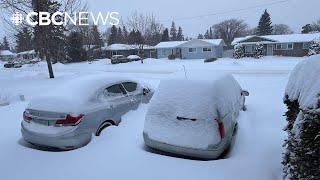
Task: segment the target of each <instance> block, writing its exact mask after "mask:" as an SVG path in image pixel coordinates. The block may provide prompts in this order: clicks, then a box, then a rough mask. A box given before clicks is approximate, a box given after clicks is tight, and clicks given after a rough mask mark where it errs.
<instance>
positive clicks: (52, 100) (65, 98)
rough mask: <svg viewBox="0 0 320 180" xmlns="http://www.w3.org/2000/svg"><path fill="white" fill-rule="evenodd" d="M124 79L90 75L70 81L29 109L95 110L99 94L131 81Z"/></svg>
mask: <svg viewBox="0 0 320 180" xmlns="http://www.w3.org/2000/svg"><path fill="white" fill-rule="evenodd" d="M130 80H131V79H127V78H123V77H112V76H106V75H90V76H86V77H81V78H76V79H74V80H71V81H68V82H67V83H65V84H63V85H61V86H60V87H58V88H56V89H54V90H52V91H50V92H48V93H45V94H42V95H40V96H38V97H36V98H34V99H32V100H31V101H30V103H29V105H28V107H27V109H37V110H43V111H54V112H65V113H75V114H76V113H80V112H83V111H84V110H89V109H91V108H94V107H95V106H96V105H97V104H96V103H95V102H96V101H94V100H96V99H95V97H96V98H97V95H98V94H97V93H98V92H99V90H101V91H102V90H103V89H104V88H105V87H106V86H107V85H109V84H111V83H118V82H123V81H130Z"/></svg>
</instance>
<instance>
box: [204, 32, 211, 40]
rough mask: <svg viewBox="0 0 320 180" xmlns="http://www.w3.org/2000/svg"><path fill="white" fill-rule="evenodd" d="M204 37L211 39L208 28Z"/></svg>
mask: <svg viewBox="0 0 320 180" xmlns="http://www.w3.org/2000/svg"><path fill="white" fill-rule="evenodd" d="M204 38H205V39H210V33H209V30H207V31H206V33H205V34H204Z"/></svg>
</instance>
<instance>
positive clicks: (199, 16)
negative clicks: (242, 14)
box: [160, 0, 292, 23]
mask: <svg viewBox="0 0 320 180" xmlns="http://www.w3.org/2000/svg"><path fill="white" fill-rule="evenodd" d="M289 1H292V0H280V1H274V2H271V3H265V4H260V5H256V6H249V7H245V8H240V9H233V10H229V11H223V12H217V13H211V14H202V15H198V16H189V17H181V18H174V19H171V20H163V21H160V22H162V23H164V22H171V21H172V20H174V21H182V20H189V19H197V18H202V17H208V16H216V15H221V14H229V13H233V12H239V11H245V10H249V9H255V8H260V7H266V6H272V5H276V4H282V3H286V2H289Z"/></svg>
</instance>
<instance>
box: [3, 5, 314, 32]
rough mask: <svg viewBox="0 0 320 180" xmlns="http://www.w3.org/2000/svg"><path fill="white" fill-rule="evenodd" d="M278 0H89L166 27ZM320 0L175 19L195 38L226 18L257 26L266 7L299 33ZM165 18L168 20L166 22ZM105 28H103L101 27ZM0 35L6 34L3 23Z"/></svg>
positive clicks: (99, 7)
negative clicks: (148, 15) (147, 16)
mask: <svg viewBox="0 0 320 180" xmlns="http://www.w3.org/2000/svg"><path fill="white" fill-rule="evenodd" d="M275 1H279V0H193V1H190V0H88V5H89V9H90V11H93V12H95V11H102V12H106V11H118V12H119V13H120V15H121V16H122V17H123V19H126V17H127V16H128V15H130V14H131V13H132V12H134V11H135V10H137V11H138V12H141V13H153V14H154V15H155V16H156V17H157V18H158V20H160V21H162V23H163V24H164V25H165V26H168V27H169V26H170V24H171V23H170V21H171V20H175V19H178V18H184V17H192V16H198V15H202V14H213V13H221V12H226V11H230V10H236V9H241V8H247V7H252V6H256V5H261V4H266V3H272V2H275ZM319 7H320V0H289V1H288V2H284V3H280V4H276V5H271V6H265V7H258V8H254V9H248V10H243V11H238V12H230V13H227V14H223V15H216V16H208V17H203V18H196V19H188V20H176V24H177V25H178V26H182V28H183V30H184V33H185V34H186V35H188V36H192V37H196V36H197V34H199V33H203V32H204V31H205V30H206V29H207V28H208V27H209V26H211V25H213V24H215V23H219V22H220V21H223V20H225V19H230V18H239V19H243V20H245V21H246V22H247V23H248V24H249V25H250V26H251V27H255V26H257V23H258V20H259V18H260V16H261V14H262V12H263V10H264V9H268V11H269V13H270V14H271V18H272V21H273V23H276V24H278V23H284V24H287V25H289V26H290V27H291V29H292V30H294V31H295V32H300V29H301V26H303V25H305V24H307V23H312V22H313V21H316V20H317V19H319V18H320V11H319ZM163 21H165V22H163ZM103 29H106V28H105V27H102V28H101V30H103ZM0 30H1V32H0V36H3V35H4V34H5V32H4V29H1V26H0Z"/></svg>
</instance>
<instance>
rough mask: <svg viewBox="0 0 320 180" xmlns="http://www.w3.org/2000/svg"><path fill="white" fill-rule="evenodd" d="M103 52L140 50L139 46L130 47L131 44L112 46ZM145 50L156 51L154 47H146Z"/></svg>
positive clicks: (104, 48) (105, 48)
mask: <svg viewBox="0 0 320 180" xmlns="http://www.w3.org/2000/svg"><path fill="white" fill-rule="evenodd" d="M102 49H103V50H109V51H121V50H132V49H139V45H135V44H134V45H130V44H111V45H109V46H105V47H103V48H102ZM143 49H154V47H153V46H149V45H144V46H143Z"/></svg>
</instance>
